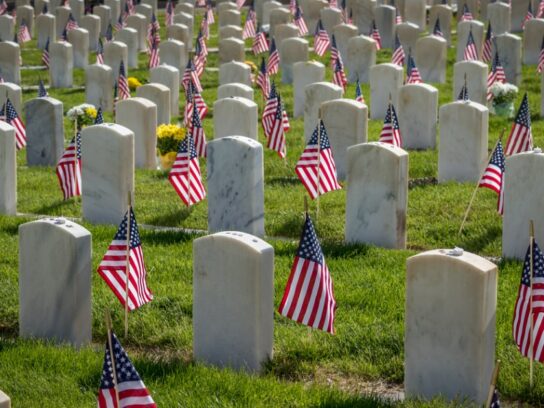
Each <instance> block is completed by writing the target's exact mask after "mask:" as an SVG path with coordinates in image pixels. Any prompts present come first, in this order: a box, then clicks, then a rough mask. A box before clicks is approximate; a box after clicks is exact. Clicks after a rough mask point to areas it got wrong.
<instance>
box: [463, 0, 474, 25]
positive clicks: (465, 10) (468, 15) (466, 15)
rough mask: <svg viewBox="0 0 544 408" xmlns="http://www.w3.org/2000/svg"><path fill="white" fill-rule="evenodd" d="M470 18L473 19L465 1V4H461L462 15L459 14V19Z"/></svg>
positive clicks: (465, 19) (467, 19)
mask: <svg viewBox="0 0 544 408" xmlns="http://www.w3.org/2000/svg"><path fill="white" fill-rule="evenodd" d="M472 20H473V17H472V13H471V12H470V10H469V9H468V4H467V3H465V5H464V6H463V15H462V16H461V21H472Z"/></svg>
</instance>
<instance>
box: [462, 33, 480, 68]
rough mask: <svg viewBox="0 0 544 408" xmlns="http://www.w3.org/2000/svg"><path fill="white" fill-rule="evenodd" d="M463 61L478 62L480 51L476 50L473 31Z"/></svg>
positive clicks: (469, 36) (469, 35) (469, 34)
mask: <svg viewBox="0 0 544 408" xmlns="http://www.w3.org/2000/svg"><path fill="white" fill-rule="evenodd" d="M463 59H464V60H465V61H477V60H478V50H476V44H475V43H474V36H473V35H472V30H470V32H469V33H468V40H467V45H466V46H465V52H464V53H463Z"/></svg>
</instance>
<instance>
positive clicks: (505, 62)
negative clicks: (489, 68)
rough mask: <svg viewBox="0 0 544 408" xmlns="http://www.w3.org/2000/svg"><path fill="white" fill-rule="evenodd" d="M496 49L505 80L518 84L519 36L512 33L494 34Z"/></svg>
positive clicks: (519, 79)
mask: <svg viewBox="0 0 544 408" xmlns="http://www.w3.org/2000/svg"><path fill="white" fill-rule="evenodd" d="M493 49H494V50H495V49H498V51H499V57H500V60H501V65H502V67H503V68H504V75H505V76H506V81H507V82H509V83H511V84H514V85H517V86H519V85H520V84H521V76H522V72H521V38H519V37H518V36H517V35H514V34H509V33H507V34H501V35H497V36H495V46H494V47H493Z"/></svg>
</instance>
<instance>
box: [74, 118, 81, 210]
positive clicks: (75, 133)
mask: <svg viewBox="0 0 544 408" xmlns="http://www.w3.org/2000/svg"><path fill="white" fill-rule="evenodd" d="M78 167H79V166H78V164H77V116H76V118H75V119H74V173H73V177H74V190H75V191H74V193H75V192H76V191H77V187H78V185H77V183H78V178H77V174H78ZM79 188H80V189H81V186H79ZM77 197H78V196H77V194H74V201H76V202H77V201H78V199H77Z"/></svg>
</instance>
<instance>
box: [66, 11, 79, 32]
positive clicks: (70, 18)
mask: <svg viewBox="0 0 544 408" xmlns="http://www.w3.org/2000/svg"><path fill="white" fill-rule="evenodd" d="M76 28H79V25H78V24H77V21H76V19H75V18H74V16H73V14H72V13H70V15H69V16H68V21H67V22H66V31H70V30H74V29H76Z"/></svg>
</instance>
